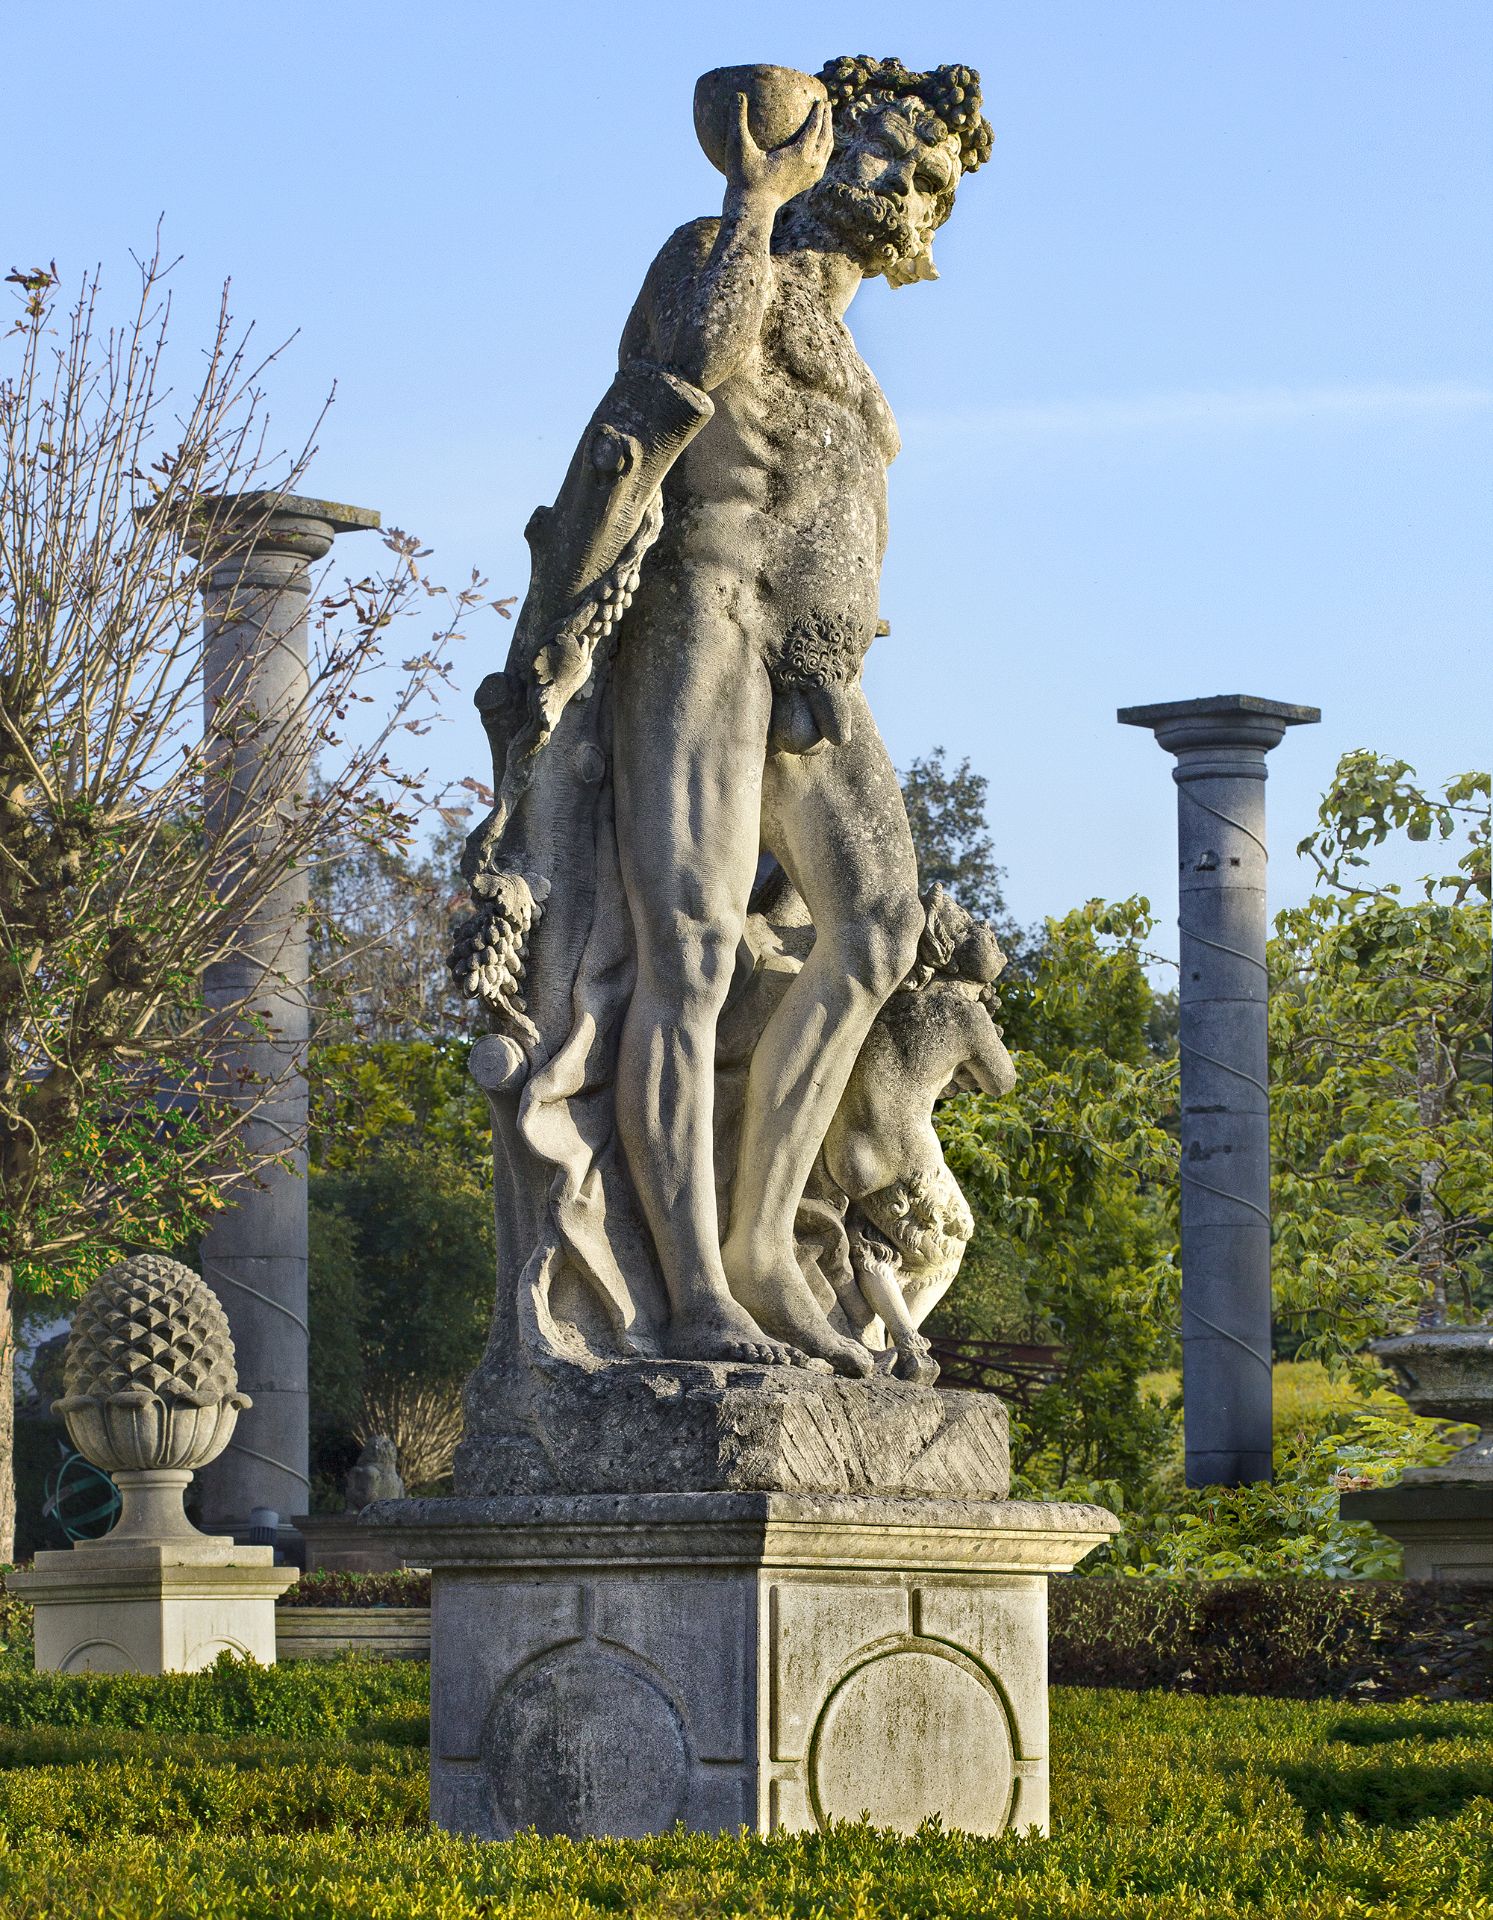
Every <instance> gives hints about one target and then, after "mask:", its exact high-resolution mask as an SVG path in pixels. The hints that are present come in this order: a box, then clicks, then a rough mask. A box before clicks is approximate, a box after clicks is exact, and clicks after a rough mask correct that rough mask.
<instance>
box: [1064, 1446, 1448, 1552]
mask: <svg viewBox="0 0 1493 1920" xmlns="http://www.w3.org/2000/svg"><path fill="white" fill-rule="evenodd" d="M1450 1431H1452V1432H1455V1431H1456V1430H1455V1429H1452V1430H1450ZM1459 1444H1460V1442H1459V1441H1458V1440H1456V1439H1453V1438H1450V1437H1449V1430H1448V1428H1447V1426H1446V1424H1445V1423H1444V1422H1442V1421H1436V1420H1420V1419H1417V1418H1416V1417H1415V1416H1414V1415H1413V1414H1411V1413H1409V1411H1408V1409H1406V1410H1403V1411H1401V1412H1399V1413H1395V1412H1382V1413H1370V1412H1359V1413H1355V1414H1353V1415H1351V1416H1350V1417H1349V1418H1348V1419H1347V1421H1346V1423H1345V1424H1344V1425H1342V1426H1335V1427H1332V1428H1328V1429H1324V1430H1321V1431H1318V1432H1316V1433H1313V1434H1306V1433H1296V1434H1294V1435H1289V1436H1287V1437H1285V1438H1284V1440H1279V1441H1278V1442H1277V1445H1276V1449H1275V1478H1274V1480H1273V1481H1259V1482H1256V1483H1254V1484H1252V1485H1249V1486H1243V1487H1192V1488H1182V1487H1180V1486H1178V1485H1176V1481H1175V1476H1174V1478H1173V1481H1172V1484H1171V1485H1167V1484H1166V1483H1162V1484H1161V1485H1160V1486H1158V1487H1155V1488H1153V1489H1151V1490H1149V1498H1148V1499H1147V1500H1146V1501H1144V1502H1142V1503H1138V1504H1134V1505H1133V1507H1132V1510H1131V1511H1130V1512H1129V1513H1127V1515H1126V1516H1125V1531H1124V1532H1123V1534H1121V1535H1120V1536H1119V1538H1118V1539H1117V1540H1116V1541H1115V1542H1114V1543H1113V1544H1112V1545H1111V1547H1110V1548H1109V1549H1108V1553H1107V1555H1106V1558H1105V1564H1104V1566H1103V1571H1106V1572H1108V1571H1111V1570H1115V1569H1118V1570H1121V1571H1123V1572H1126V1573H1148V1574H1153V1573H1167V1574H1192V1575H1197V1576H1199V1577H1201V1578H1203V1579H1207V1580H1234V1579H1242V1578H1246V1577H1251V1576H1256V1577H1260V1578H1278V1577H1280V1576H1282V1575H1289V1574H1327V1575H1332V1576H1335V1577H1338V1578H1354V1577H1358V1578H1364V1579H1383V1578H1393V1577H1394V1576H1395V1575H1396V1574H1397V1573H1398V1572H1399V1570H1400V1558H1401V1555H1400V1549H1399V1547H1398V1546H1397V1545H1396V1544H1395V1543H1394V1542H1393V1541H1392V1540H1390V1539H1388V1538H1387V1537H1386V1536H1385V1535H1384V1534H1382V1533H1380V1532H1379V1531H1378V1529H1377V1528H1376V1527H1372V1526H1370V1525H1368V1524H1367V1522H1363V1521H1359V1522H1349V1521H1346V1520H1343V1519H1342V1518H1340V1516H1339V1512H1338V1496H1339V1495H1340V1494H1341V1493H1342V1491H1343V1490H1344V1488H1346V1487H1378V1486H1383V1485H1384V1484H1385V1483H1386V1482H1388V1481H1393V1480H1398V1479H1399V1478H1400V1476H1401V1475H1402V1474H1403V1473H1404V1472H1405V1471H1406V1469H1407V1468H1410V1467H1420V1466H1436V1465H1439V1463H1440V1462H1441V1461H1443V1460H1445V1459H1446V1458H1448V1456H1449V1455H1451V1454H1452V1453H1454V1452H1455V1451H1456V1449H1457V1446H1458V1445H1459ZM1099 1570H1100V1569H1099V1568H1096V1569H1095V1571H1096V1572H1097V1571H1099Z"/></svg>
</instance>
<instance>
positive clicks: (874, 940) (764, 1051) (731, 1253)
mask: <svg viewBox="0 0 1493 1920" xmlns="http://www.w3.org/2000/svg"><path fill="white" fill-rule="evenodd" d="M852 698H853V701H854V710H853V715H852V719H853V733H852V737H851V738H850V740H849V741H847V742H846V743H845V744H844V745H843V746H827V747H824V748H822V749H821V750H820V751H819V752H817V753H814V754H808V755H796V754H786V753H773V754H769V756H768V763H767V773H766V778H765V781H764V784H763V838H764V839H765V841H766V842H767V845H768V846H769V847H770V848H771V849H772V851H773V853H775V854H776V855H777V857H778V859H779V860H780V861H781V862H782V864H783V866H784V867H785V868H786V870H787V872H788V876H789V878H790V879H791V880H792V881H793V883H794V885H795V886H796V887H797V888H798V890H799V892H800V893H801V894H802V895H803V898H804V900H805V902H806V903H807V905H808V907H809V911H810V913H811V914H812V916H813V920H814V929H815V939H814V946H813V950H812V952H811V953H810V955H809V958H808V960H807V962H806V963H805V965H804V968H803V970H802V972H801V973H799V974H798V975H797V976H796V977H795V979H794V981H793V984H792V986H790V987H789V989H788V991H787V993H786V994H784V996H783V999H782V1001H781V1002H780V1003H779V1005H778V1007H777V1008H776V1009H775V1011H774V1013H773V1015H772V1018H771V1019H770V1020H769V1021H768V1023H767V1025H766V1027H764V1029H763V1031H762V1037H761V1039H760V1040H759V1041H758V1042H757V1046H756V1050H755V1052H754V1053H753V1055H752V1065H751V1071H750V1074H749V1077H748V1080H747V1097H746V1114H745V1118H744V1121H743V1125H742V1135H741V1148H740V1155H739V1158H738V1161H737V1167H736V1183H735V1188H734V1191H733V1196H732V1203H731V1228H730V1232H729V1234H728V1235H727V1238H726V1244H725V1246H724V1248H723V1249H722V1255H723V1259H724V1261H725V1268H726V1276H727V1279H728V1280H729V1281H730V1285H731V1291H732V1293H733V1294H735V1296H736V1298H737V1299H738V1300H740V1301H741V1303H742V1305H743V1306H745V1307H746V1308H747V1310H748V1311H749V1312H750V1313H751V1314H752V1315H753V1316H754V1317H755V1318H756V1319H757V1321H758V1322H759V1323H760V1324H761V1325H762V1326H763V1327H764V1328H765V1329H766V1330H767V1331H769V1332H771V1333H775V1334H777V1335H778V1337H779V1338H781V1339H785V1340H791V1341H793V1342H794V1344H795V1345H809V1339H808V1337H807V1336H808V1335H809V1333H810V1332H811V1331H813V1332H815V1333H817V1328H818V1327H819V1325H821V1324H823V1323H824V1314H823V1311H822V1309H821V1308H820V1306H819V1304H818V1302H817V1301H816V1300H815V1299H814V1296H813V1294H812V1293H811V1292H810V1290H809V1287H808V1284H807V1282H806V1281H805V1280H804V1278H803V1275H802V1273H801V1272H800V1271H799V1266H798V1261H797V1258H796V1256H795V1253H794V1244H793V1222H794V1214H795V1212H796V1211H797V1208H798V1203H799V1200H800V1199H801V1198H802V1195H803V1191H804V1186H805V1183H806V1182H807V1180H808V1177H809V1170H810V1168H811V1167H812V1165H813V1163H814V1156H815V1155H816V1154H817V1153H818V1151H819V1149H820V1146H821V1145H822V1144H823V1141H824V1136H825V1133H826V1132H827V1130H828V1128H829V1123H830V1121H831V1119H832V1118H833V1117H834V1112H835V1109H836V1107H837V1106H838V1105H839V1102H840V1097H841V1095H842V1094H843V1093H844V1091H845V1085H846V1082H847V1081H848V1080H849V1078H850V1073H851V1069H852V1068H853V1067H854V1065H855V1062H856V1056H857V1055H858V1054H859V1052H860V1049H861V1043H862V1042H863V1041H864V1039H865V1037H866V1034H867V1033H868V1032H869V1031H870V1027H871V1022H872V1021H873V1020H874V1019H875V1018H876V1015H877V1012H878V1011H879V1010H880V1008H881V1006H882V1004H883V1002H884V1001H885V1000H886V998H887V996H888V995H889V994H890V993H891V992H892V991H893V989H894V988H895V987H897V986H898V985H900V983H901V982H902V981H903V980H904V979H905V978H906V976H907V974H908V972H909V971H910V969H911V967H912V964H913V961H914V959H915V958H916V955H917V943H918V938H919V935H920V934H921V933H922V930H923V924H924V917H923V909H922V906H921V904H920V903H919V900H918V869H917V857H916V855H915V854H914V852H913V847H912V836H911V834H910V832H909V831H908V826H907V810H906V808H905V806H904V805H903V802H902V792H901V789H900V787H899V786H898V784H897V776H896V773H895V772H894V770H893V768H892V764H891V761H890V759H889V758H888V756H887V751H886V748H885V747H884V746H883V745H882V743H881V738H880V736H879V735H878V733H877V732H876V728H875V726H874V724H873V723H872V720H871V714H870V710H869V709H868V707H867V706H866V703H865V698H864V695H862V693H861V692H860V689H859V688H856V689H855V691H854V693H853V695H852ZM846 1344H847V1345H848V1343H846ZM810 1350H811V1351H825V1349H824V1347H823V1344H822V1342H821V1343H819V1344H817V1345H811V1346H810ZM826 1357H827V1358H830V1359H831V1360H832V1361H833V1363H834V1365H835V1366H837V1367H838V1368H840V1369H841V1371H844V1372H856V1373H865V1372H868V1371H869V1370H870V1365H871V1356H870V1354H869V1353H867V1352H866V1351H865V1350H864V1349H863V1348H862V1349H857V1350H853V1351H852V1352H850V1353H846V1352H845V1351H843V1350H838V1349H837V1350H835V1351H833V1352H829V1353H826Z"/></svg>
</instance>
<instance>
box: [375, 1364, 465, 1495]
mask: <svg viewBox="0 0 1493 1920" xmlns="http://www.w3.org/2000/svg"><path fill="white" fill-rule="evenodd" d="M461 1431H462V1415H461V1381H460V1380H459V1379H453V1380H450V1381H448V1382H445V1383H440V1382H434V1381H420V1380H395V1379H388V1378H380V1379H377V1380H372V1381H370V1382H369V1383H368V1384H367V1385H366V1386H365V1387H364V1389H363V1403H362V1406H361V1408H360V1409H359V1413H358V1417H357V1419H356V1421H355V1422H354V1423H353V1438H354V1439H355V1440H356V1441H357V1442H358V1444H359V1445H360V1446H366V1445H367V1444H368V1442H369V1441H370V1440H371V1439H372V1438H373V1436H374V1435H375V1434H376V1433H384V1434H387V1435H388V1436H389V1438H390V1439H391V1440H392V1441H393V1442H394V1450H395V1453H396V1454H397V1456H398V1460H399V1472H400V1477H401V1478H402V1479H403V1481H404V1484H405V1485H406V1486H407V1487H423V1486H428V1485H429V1484H430V1482H431V1481H432V1480H441V1479H444V1477H445V1476H446V1475H447V1474H448V1473H449V1472H450V1471H451V1463H452V1461H453V1460H454V1459H455V1457H456V1448H457V1443H458V1442H459V1441H460V1439H461Z"/></svg>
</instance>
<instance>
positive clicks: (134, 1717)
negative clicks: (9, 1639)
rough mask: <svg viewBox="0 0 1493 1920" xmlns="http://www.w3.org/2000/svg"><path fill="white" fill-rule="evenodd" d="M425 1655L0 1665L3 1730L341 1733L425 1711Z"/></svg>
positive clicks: (427, 1678) (0, 1722)
mask: <svg viewBox="0 0 1493 1920" xmlns="http://www.w3.org/2000/svg"><path fill="white" fill-rule="evenodd" d="M429 1687H430V1670H429V1668H428V1667H426V1666H425V1665H424V1664H423V1662H418V1661H404V1660H369V1659H364V1658H362V1657H360V1656H359V1655H356V1654H347V1655H344V1656H343V1657H342V1658H340V1659H337V1660H318V1661H315V1662H302V1661H297V1662H294V1663H293V1664H291V1665H289V1666H283V1667H278V1666H277V1667H261V1666H258V1665H256V1663H255V1662H254V1661H252V1660H235V1659H234V1658H233V1657H232V1655H230V1654H226V1653H225V1654H220V1655H219V1657H218V1659H217V1660H216V1661H215V1662H214V1663H213V1665H212V1666H210V1667H206V1668H204V1669H203V1671H202V1672H201V1673H164V1674H142V1673H89V1674H67V1673H33V1672H31V1671H29V1670H28V1669H26V1668H23V1667H21V1666H19V1665H16V1664H9V1665H5V1666H0V1727H17V1728H18V1727H83V1726H89V1727H151V1728H155V1729H156V1730H158V1731H164V1730H167V1729H169V1730H170V1731H172V1732H175V1733H193V1734H197V1733H209V1734H223V1733H256V1732H257V1733H269V1734H280V1735H285V1736H295V1735H302V1734H309V1735H311V1736H312V1737H321V1738H328V1737H330V1736H333V1735H336V1734H346V1733H349V1732H353V1731H356V1730H357V1729H359V1728H366V1727H368V1726H369V1725H370V1724H372V1723H374V1722H376V1721H378V1720H379V1719H381V1718H383V1719H386V1718H388V1717H389V1716H391V1715H393V1716H395V1717H405V1716H408V1715H410V1714H412V1713H419V1714H422V1715H423V1714H424V1713H426V1711H427V1710H428V1707H427V1703H428V1700H429Z"/></svg>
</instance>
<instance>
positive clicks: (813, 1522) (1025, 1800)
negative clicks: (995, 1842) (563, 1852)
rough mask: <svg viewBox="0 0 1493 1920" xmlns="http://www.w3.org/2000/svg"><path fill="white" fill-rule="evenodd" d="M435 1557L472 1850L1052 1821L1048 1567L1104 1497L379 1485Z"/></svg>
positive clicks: (436, 1650)
mask: <svg viewBox="0 0 1493 1920" xmlns="http://www.w3.org/2000/svg"><path fill="white" fill-rule="evenodd" d="M364 1518H365V1521H368V1522H371V1523H372V1524H373V1525H374V1526H375V1527H376V1528H378V1529H379V1530H381V1531H383V1530H387V1534H388V1536H389V1537H390V1538H391V1541H397V1551H398V1553H399V1555H400V1557H401V1558H404V1559H407V1560H413V1561H418V1562H419V1563H420V1564H422V1565H428V1566H429V1567H431V1569H432V1573H433V1596H432V1608H433V1613H432V1654H431V1661H432V1665H431V1812H432V1815H433V1817H434V1819H435V1821H436V1822H437V1824H438V1825H440V1826H442V1827H444V1828H446V1829H447V1830H448V1831H450V1832H455V1833H464V1834H471V1835H475V1836H478V1837H481V1838H486V1839H499V1838H504V1837H507V1836H509V1835H511V1834H513V1833H515V1832H517V1831H519V1830H521V1829H523V1828H525V1827H534V1828H537V1829H538V1830H539V1831H540V1832H541V1833H549V1834H569V1835H574V1836H582V1835H615V1836H638V1835H643V1834H648V1833H658V1832H662V1831H664V1830H666V1829H667V1828H669V1827H671V1826H673V1825H674V1824H675V1822H676V1821H683V1822H684V1824H685V1825H686V1826H687V1827H690V1828H694V1829H697V1830H703V1831H707V1832H709V1831H732V1830H734V1829H736V1828H738V1827H741V1826H745V1827H747V1828H748V1829H749V1830H751V1831H754V1832H757V1833H768V1832H771V1831H774V1830H775V1829H789V1830H805V1829H814V1828H819V1827H823V1826H825V1825H827V1824H828V1823H829V1822H830V1821H832V1820H854V1819H857V1818H859V1817H860V1816H861V1815H862V1814H866V1815H868V1816H869V1817H870V1819H871V1820H872V1821H873V1822H874V1823H875V1824H876V1825H878V1826H882V1827H890V1828H894V1829H897V1830H899V1831H903V1832H910V1831H912V1830H913V1829H915V1828H916V1827H917V1826H918V1825H919V1824H920V1823H921V1822H922V1821H924V1820H926V1819H928V1818H930V1817H932V1816H937V1817H938V1818H939V1819H941V1820H942V1822H943V1824H944V1825H945V1826H946V1827H949V1828H959V1829H962V1830H964V1831H966V1832H971V1833H982V1834H995V1833H1001V1832H1003V1831H1005V1830H1006V1829H1007V1828H1008V1827H1017V1828H1026V1827H1037V1828H1040V1829H1043V1830H1045V1828H1046V1824H1047V1576H1048V1575H1049V1574H1050V1573H1061V1572H1067V1571H1068V1570H1069V1569H1070V1568H1072V1567H1073V1566H1074V1565H1075V1564H1076V1563H1077V1562H1078V1561H1079V1560H1081V1559H1082V1558H1083V1557H1084V1555H1085V1554H1087V1553H1089V1552H1090V1551H1091V1550H1092V1549H1093V1548H1094V1547H1096V1546H1098V1545H1100V1544H1101V1542H1102V1541H1104V1540H1105V1539H1106V1538H1107V1537H1108V1535H1109V1534H1111V1533H1112V1532H1114V1531H1115V1529H1116V1526H1117V1524H1118V1523H1117V1522H1116V1521H1115V1520H1114V1518H1113V1516H1112V1515H1110V1514H1108V1513H1106V1512H1105V1511H1104V1510H1103V1509H1101V1508H1097V1507H1084V1506H1065V1505H1048V1504H1038V1503H1034V1502H1025V1501H977V1500H950V1499H907V1498H902V1499H877V1498H872V1497H867V1496H859V1495H853V1494H796V1493H760V1492H759V1493H752V1492H746V1493H741V1492H714V1493H711V1492H705V1493H664V1494H660V1493H651V1494H579V1495H563V1494H551V1495H539V1496H520V1497H506V1498H490V1499H455V1500H412V1501H388V1502H384V1503H381V1504H380V1505H378V1506H375V1507H373V1508H370V1509H367V1510H366V1512H365V1515H364Z"/></svg>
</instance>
